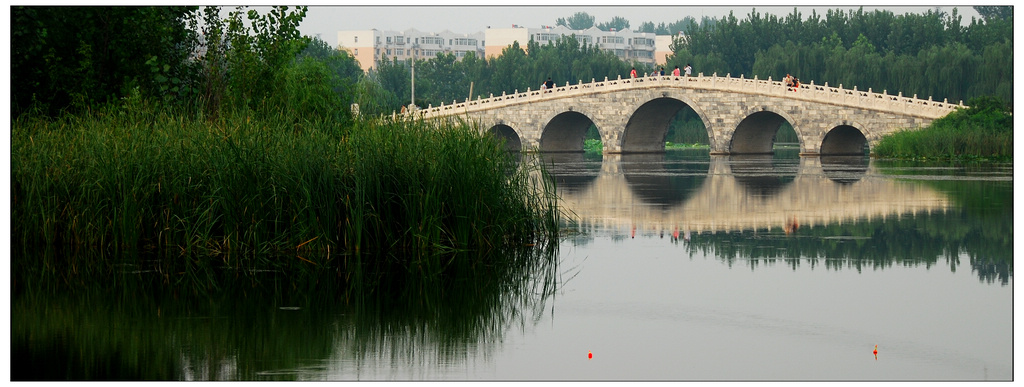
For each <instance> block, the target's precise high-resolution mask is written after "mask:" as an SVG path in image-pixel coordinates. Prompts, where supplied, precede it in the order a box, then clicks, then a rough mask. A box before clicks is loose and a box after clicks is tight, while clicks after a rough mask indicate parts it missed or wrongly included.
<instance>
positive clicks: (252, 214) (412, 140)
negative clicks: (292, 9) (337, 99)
mask: <svg viewBox="0 0 1024 387" xmlns="http://www.w3.org/2000/svg"><path fill="white" fill-rule="evenodd" d="M129 102H130V101H129ZM12 126H13V130H12V144H11V151H12V152H11V153H12V155H11V156H12V157H11V182H12V187H11V198H12V199H11V202H12V219H13V220H14V222H13V224H12V244H13V248H14V251H19V250H21V251H25V250H29V249H37V248H41V247H47V246H48V247H49V248H59V249H97V250H113V251H151V252H156V253H158V255H160V256H161V257H165V258H161V259H171V260H174V261H175V262H176V266H175V269H174V270H177V271H179V272H181V273H183V274H181V275H179V276H178V277H177V280H178V281H181V280H182V279H183V278H184V279H186V280H188V281H192V282H196V283H209V282H210V281H213V277H214V275H213V274H210V270H211V268H218V270H224V269H227V270H234V271H236V272H245V273H253V272H257V271H260V270H294V269H297V268H301V269H310V268H312V269H323V268H328V269H337V268H344V272H345V275H346V276H363V275H372V274H371V273H375V272H379V271H380V269H381V268H382V267H383V268H385V269H386V270H391V271H393V270H396V269H401V270H405V271H410V272H418V273H421V274H422V275H424V276H436V275H438V274H439V273H442V272H444V271H445V270H446V268H447V267H448V266H449V265H451V263H452V262H451V260H450V258H440V257H451V256H452V254H448V253H452V252H458V251H469V250H474V251H476V250H484V251H486V250H503V249H509V248H518V247H522V246H528V245H532V244H535V243H538V241H542V240H553V239H555V238H553V236H554V235H555V234H556V233H557V224H558V219H557V218H558V216H559V213H558V207H557V199H556V197H555V193H554V188H553V187H552V186H549V185H546V184H543V183H540V184H538V181H539V182H543V181H544V180H543V179H536V178H535V175H536V172H537V171H536V170H535V169H532V168H531V167H529V166H520V165H517V164H516V162H515V160H514V159H513V158H512V157H511V156H510V155H509V154H508V152H507V151H505V150H504V149H503V148H502V147H501V145H500V144H499V143H498V142H497V141H495V140H494V139H493V138H491V137H488V136H485V135H482V134H480V133H479V131H478V130H477V129H476V128H474V127H473V126H472V125H471V124H468V123H463V122H451V121H449V122H425V121H419V120H417V121H411V120H393V119H375V120H362V121H355V122H351V123H347V124H344V125H343V124H336V123H330V122H327V121H324V120H307V121H302V122H301V123H299V121H298V120H297V119H296V118H295V117H293V116H288V115H280V116H273V115H267V114H253V112H251V111H247V110H245V109H239V110H237V111H234V112H224V113H222V114H220V115H219V116H218V117H217V118H216V119H214V120H212V121H208V120H206V119H203V118H197V117H189V116H187V115H180V114H179V115H174V114H168V113H165V112H155V111H153V110H151V109H147V108H145V107H144V106H126V107H120V108H107V109H101V110H96V111H92V112H90V113H88V114H85V115H80V116H66V117H62V118H59V119H55V120H50V119H37V118H32V117H21V118H18V119H16V120H15V121H14V122H13V125H12ZM57 260H58V261H59V260H60V259H59V258H58V259H57ZM29 264H37V263H31V262H29ZM38 264H43V263H38ZM46 265H49V266H47V267H48V268H49V269H51V270H57V271H62V272H67V273H72V274H69V275H73V272H74V271H73V270H74V269H72V268H68V267H66V265H63V264H62V263H60V262H53V263H48V264H46ZM92 265H93V266H100V267H103V266H109V264H104V263H102V262H94V263H92ZM19 267H20V266H19Z"/></svg>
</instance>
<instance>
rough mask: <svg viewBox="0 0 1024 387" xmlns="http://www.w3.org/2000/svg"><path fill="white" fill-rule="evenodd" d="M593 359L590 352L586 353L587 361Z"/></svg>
mask: <svg viewBox="0 0 1024 387" xmlns="http://www.w3.org/2000/svg"><path fill="white" fill-rule="evenodd" d="M593 358H594V354H593V353H591V352H590V351H587V359H593Z"/></svg>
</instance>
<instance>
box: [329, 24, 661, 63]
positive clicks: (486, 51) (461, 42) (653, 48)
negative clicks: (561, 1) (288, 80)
mask: <svg viewBox="0 0 1024 387" xmlns="http://www.w3.org/2000/svg"><path fill="white" fill-rule="evenodd" d="M563 35H564V36H574V37H575V38H576V40H578V41H579V42H580V44H582V45H595V46H597V48H600V49H602V50H606V51H610V52H612V53H614V54H615V56H617V57H619V59H622V60H624V61H637V62H640V63H645V64H650V65H652V66H654V65H659V64H665V62H666V58H667V56H668V55H669V54H671V51H669V45H670V44H671V43H672V38H673V37H672V36H655V34H653V33H649V32H632V31H614V30H613V31H602V30H600V29H598V28H596V27H591V28H589V29H586V30H571V29H569V28H568V27H565V26H554V27H551V26H543V27H541V28H527V27H522V26H518V25H513V26H512V27H511V28H488V29H487V30H486V31H485V32H478V33H475V34H456V33H454V32H451V31H447V30H446V31H443V32H440V33H425V32H420V31H417V30H415V29H408V30H405V31H401V32H399V31H379V30H377V29H370V30H353V31H338V46H339V48H340V49H344V50H348V51H349V52H351V53H352V55H353V56H354V57H355V58H356V60H358V61H359V65H360V67H362V68H363V70H364V71H366V70H369V69H370V68H372V67H373V66H374V63H375V61H376V60H377V59H379V58H381V57H382V56H383V57H386V58H388V59H398V60H404V59H411V58H414V57H415V58H418V59H430V58H433V57H435V56H437V54H438V53H453V54H455V56H456V58H458V59H462V58H463V57H465V55H466V54H467V53H470V52H473V53H475V54H476V56H477V57H478V58H484V57H488V58H489V57H496V56H499V55H501V51H502V50H504V49H505V47H508V46H510V45H512V43H513V42H519V46H520V47H522V48H523V49H524V50H525V49H526V48H527V44H528V43H529V42H530V40H531V39H532V40H534V41H536V42H537V43H539V44H541V45H545V44H548V43H549V42H551V41H555V40H558V39H559V38H561V37H562V36H563Z"/></svg>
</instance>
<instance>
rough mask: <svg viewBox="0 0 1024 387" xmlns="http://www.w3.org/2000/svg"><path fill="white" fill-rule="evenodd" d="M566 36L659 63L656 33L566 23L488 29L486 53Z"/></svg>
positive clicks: (627, 58)
mask: <svg viewBox="0 0 1024 387" xmlns="http://www.w3.org/2000/svg"><path fill="white" fill-rule="evenodd" d="M562 36H573V37H575V38H576V40H577V41H579V42H580V44H584V45H594V46H597V48H600V49H602V50H605V51H609V52H612V53H614V54H615V56H617V57H619V59H622V60H624V61H637V62H640V63H646V64H650V65H655V64H656V63H657V60H656V55H655V53H656V51H657V50H656V48H657V47H656V44H655V43H656V39H655V35H654V34H653V33H649V32H633V31H629V30H623V31H615V30H612V31H602V30H600V29H598V28H597V27H591V28H588V29H585V30H571V29H569V28H568V27H565V26H543V27H541V28H528V27H523V26H518V25H513V26H512V27H511V28H488V29H487V30H486V31H485V32H484V40H485V42H486V43H487V44H486V45H485V46H484V55H486V56H487V57H494V56H498V55H501V51H502V50H504V49H505V47H508V46H509V45H511V44H512V43H513V42H519V46H520V47H523V48H524V49H525V48H526V44H527V43H528V42H529V41H530V40H531V39H532V40H534V41H536V42H537V43H540V44H541V45H544V44H548V42H551V41H554V40H558V39H559V38H561V37H562ZM662 63H664V62H662Z"/></svg>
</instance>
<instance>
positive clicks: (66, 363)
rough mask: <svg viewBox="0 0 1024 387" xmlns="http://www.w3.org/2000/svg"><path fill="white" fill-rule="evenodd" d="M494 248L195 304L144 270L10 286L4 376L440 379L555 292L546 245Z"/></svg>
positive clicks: (263, 282) (283, 279)
mask: <svg viewBox="0 0 1024 387" xmlns="http://www.w3.org/2000/svg"><path fill="white" fill-rule="evenodd" d="M504 253H505V254H509V255H508V256H505V257H502V259H496V257H494V256H489V255H480V254H471V253H459V254H458V255H459V257H457V258H453V259H455V260H456V261H458V262H466V264H460V263H449V265H450V266H454V267H450V269H451V270H449V271H446V272H445V273H444V274H443V275H431V274H429V273H425V272H422V271H419V270H410V271H409V273H408V275H398V276H396V275H392V276H390V277H388V278H390V279H388V280H380V278H378V279H377V280H376V281H375V283H374V284H373V286H372V287H368V288H366V289H362V290H360V291H353V289H351V288H343V287H340V286H336V285H335V283H336V282H340V281H338V279H336V278H330V277H329V276H328V277H322V278H302V279H295V278H289V277H288V276H287V275H284V274H281V273H266V275H263V276H257V277H258V279H257V281H256V282H257V283H254V282H252V281H253V277H252V276H249V277H246V278H242V279H240V280H239V281H236V282H234V283H232V282H230V281H227V280H226V279H222V281H221V282H219V283H222V284H224V286H223V287H222V288H221V289H219V290H217V291H211V292H205V293H202V294H199V295H196V296H190V295H189V294H191V293H192V292H190V291H188V290H187V289H177V288H176V287H175V285H174V284H170V286H166V284H161V283H160V282H159V281H152V280H151V279H152V278H151V277H152V275H150V274H152V273H148V274H144V275H140V274H139V273H134V272H122V273H121V274H120V275H119V276H117V277H110V278H107V280H106V281H103V282H104V284H105V285H107V286H103V285H100V286H96V285H93V286H89V287H86V286H80V287H74V288H64V289H59V290H58V289H51V288H44V287H25V286H22V287H19V289H20V290H19V291H18V292H17V294H14V295H12V296H13V297H12V304H11V310H12V319H11V327H12V330H11V339H12V341H11V344H12V345H11V350H12V355H14V356H13V358H12V370H13V372H12V379H13V380H307V379H339V378H340V379H354V378H356V377H357V376H358V375H360V374H368V373H372V372H375V368H380V369H389V370H393V369H413V368H415V369H416V370H417V371H416V372H428V373H429V372H431V371H430V369H431V367H430V366H434V367H436V368H435V369H437V370H440V371H443V369H444V368H445V367H447V366H449V365H450V366H456V367H457V366H459V365H460V364H461V363H464V362H466V361H467V358H468V357H470V356H487V354H488V353H490V352H492V351H493V350H495V349H496V348H497V346H499V345H500V343H501V342H502V336H503V335H504V334H505V332H506V331H507V330H508V329H510V328H513V327H516V326H522V325H525V324H532V323H535V322H536V321H537V320H538V319H539V318H540V316H541V315H542V314H543V313H544V311H545V308H546V305H547V303H548V301H549V297H550V296H551V295H552V294H554V291H555V287H556V286H557V283H556V277H557V275H558V273H557V272H556V271H557V265H556V262H557V260H556V259H555V258H556V255H555V254H556V253H557V252H556V251H554V249H553V248H548V249H523V250H518V251H513V252H504ZM381 259H387V258H386V257H382V258H381ZM452 262H454V261H452ZM392 274H394V273H392ZM179 286H180V285H179ZM385 354H386V355H385ZM431 362H436V363H435V364H430V363H431ZM414 364H415V367H414V366H413V365H414ZM440 371H438V372H440ZM383 377H385V378H396V376H395V375H389V376H383ZM397 378H399V379H401V378H402V377H401V376H397ZM410 378H413V379H419V378H416V377H413V376H410Z"/></svg>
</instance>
